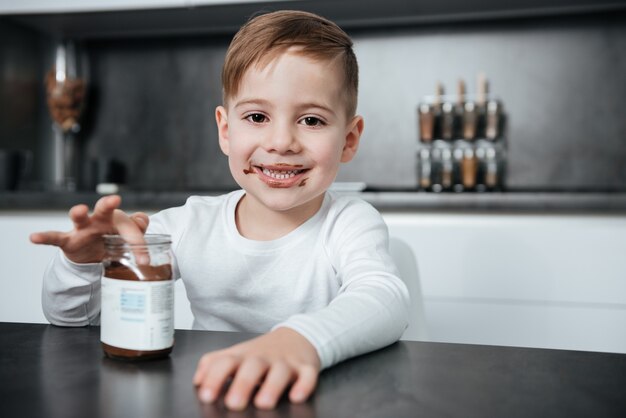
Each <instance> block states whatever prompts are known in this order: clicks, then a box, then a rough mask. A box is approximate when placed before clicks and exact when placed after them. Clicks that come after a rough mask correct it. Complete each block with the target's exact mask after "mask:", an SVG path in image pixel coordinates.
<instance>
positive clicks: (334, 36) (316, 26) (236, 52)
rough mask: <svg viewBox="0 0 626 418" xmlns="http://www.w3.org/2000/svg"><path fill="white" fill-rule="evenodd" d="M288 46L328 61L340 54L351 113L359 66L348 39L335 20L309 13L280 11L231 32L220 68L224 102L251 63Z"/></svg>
mask: <svg viewBox="0 0 626 418" xmlns="http://www.w3.org/2000/svg"><path fill="white" fill-rule="evenodd" d="M290 47H298V48H299V52H300V53H302V54H303V55H305V56H307V57H311V58H314V59H319V60H332V59H335V58H338V57H340V58H341V59H342V63H343V69H344V74H345V80H344V83H345V86H346V91H347V95H346V108H347V112H348V115H349V116H354V114H355V112H356V105H357V93H358V85H359V69H358V64H357V61H356V56H355V55H354V51H353V50H352V40H351V39H350V37H349V36H348V35H347V34H346V33H345V32H344V31H343V30H342V29H341V28H340V27H339V26H337V25H336V24H335V23H333V22H331V21H330V20H327V19H325V18H323V17H320V16H318V15H316V14H313V13H308V12H302V11H295V10H283V11H278V12H272V13H267V14H263V15H260V16H257V17H254V18H253V19H251V20H249V21H248V22H247V23H246V24H244V25H243V26H242V27H241V29H239V31H238V32H237V34H235V37H234V38H233V40H232V42H231V44H230V46H229V47H228V51H227V52H226V59H225V61H224V68H223V69H222V87H223V94H224V102H225V103H226V101H227V99H228V98H231V97H233V96H235V95H236V94H237V92H238V91H239V86H240V84H241V80H242V79H243V76H244V74H245V72H246V71H247V70H248V69H249V68H250V67H251V66H252V65H255V64H261V65H263V63H265V62H269V61H271V60H272V59H273V58H275V57H276V56H278V55H280V54H282V53H284V52H285V51H286V50H287V49H289V48H290Z"/></svg>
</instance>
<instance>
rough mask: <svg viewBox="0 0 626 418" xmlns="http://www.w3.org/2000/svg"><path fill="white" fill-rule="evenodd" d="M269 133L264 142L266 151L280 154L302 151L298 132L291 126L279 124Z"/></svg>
mask: <svg viewBox="0 0 626 418" xmlns="http://www.w3.org/2000/svg"><path fill="white" fill-rule="evenodd" d="M268 134H269V135H268V137H267V138H266V139H265V144H264V146H265V149H266V151H268V152H276V153H279V154H286V153H290V152H291V153H297V152H299V151H300V144H299V143H298V139H297V136H296V132H294V131H293V130H292V129H290V128H289V127H287V126H282V127H280V126H277V127H276V129H273V130H272V132H269V133H268Z"/></svg>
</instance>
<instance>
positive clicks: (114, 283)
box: [100, 277, 174, 351]
mask: <svg viewBox="0 0 626 418" xmlns="http://www.w3.org/2000/svg"><path fill="white" fill-rule="evenodd" d="M100 326H101V328H100V340H101V341H102V342H103V343H105V344H108V345H110V346H113V347H118V348H125V349H128V350H141V351H150V350H163V349H165V348H169V347H171V346H172V345H174V281H173V280H162V281H134V280H133V281H131V280H118V279H110V278H108V277H103V278H102V305H101V314H100Z"/></svg>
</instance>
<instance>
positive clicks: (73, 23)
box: [0, 0, 626, 192]
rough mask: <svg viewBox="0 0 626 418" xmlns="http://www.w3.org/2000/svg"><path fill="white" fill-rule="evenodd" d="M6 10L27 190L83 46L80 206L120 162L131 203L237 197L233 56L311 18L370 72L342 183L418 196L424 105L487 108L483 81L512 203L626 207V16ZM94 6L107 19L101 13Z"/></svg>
mask: <svg viewBox="0 0 626 418" xmlns="http://www.w3.org/2000/svg"><path fill="white" fill-rule="evenodd" d="M4 3H11V4H10V5H5V6H4V8H5V9H6V11H5V15H4V16H2V17H0V42H1V44H0V47H1V49H0V51H1V52H0V74H1V76H2V79H1V84H0V87H1V90H0V103H1V104H2V109H3V110H2V112H0V149H5V150H16V149H22V150H24V149H25V150H29V151H31V152H32V169H31V171H30V173H29V174H28V177H27V178H25V179H22V180H23V181H21V182H20V185H19V187H20V188H21V189H22V190H50V189H51V188H52V183H53V177H54V167H53V165H54V161H55V160H54V150H53V144H54V141H53V139H52V138H53V135H54V133H53V130H52V129H51V126H52V120H51V119H50V115H49V112H48V109H47V107H46V90H45V86H44V79H45V74H46V72H47V71H49V70H50V69H51V68H52V67H53V66H54V56H55V52H56V45H57V44H58V42H59V41H61V40H72V41H74V42H75V44H76V45H78V46H79V47H80V52H81V54H83V55H85V56H86V58H87V60H88V63H89V65H88V73H87V74H86V79H87V80H88V85H87V96H86V98H85V104H84V111H83V114H82V117H81V130H80V132H79V133H78V134H77V135H76V137H77V139H76V143H77V148H78V152H79V156H80V158H79V161H80V167H79V172H78V177H79V178H78V181H77V183H78V184H77V187H78V189H79V190H94V187H95V183H97V182H98V181H99V180H102V179H98V178H94V177H97V176H98V174H97V172H98V167H99V169H100V175H102V171H103V167H102V166H108V165H110V164H111V161H114V162H115V163H121V165H122V166H123V168H122V170H123V171H124V173H123V176H122V177H123V180H124V182H126V183H127V189H128V190H138V191H212V190H227V189H232V188H234V187H236V185H235V183H234V182H233V180H232V178H231V176H230V174H229V171H228V166H227V162H226V158H225V157H224V156H223V155H222V154H221V152H220V150H219V148H218V144H217V137H216V128H215V121H214V109H215V107H216V106H217V105H218V104H220V103H221V91H220V70H221V66H222V62H223V57H224V53H225V50H226V48H227V46H228V43H229V41H230V38H231V37H232V35H233V34H234V32H235V30H236V28H237V27H238V26H239V25H240V24H242V23H243V22H244V21H245V20H246V19H247V18H248V17H249V16H251V15H252V14H253V13H255V12H256V11H259V10H274V9H277V8H298V9H305V10H311V11H315V12H319V13H322V14H323V15H325V16H328V17H329V18H331V19H334V20H336V21H337V22H338V23H339V24H340V25H342V26H343V27H344V28H345V29H346V30H347V31H348V32H349V33H350V35H351V36H352V37H353V38H354V42H355V49H356V53H357V56H358V59H359V63H360V92H359V107H358V112H359V113H360V114H362V115H363V116H364V117H365V121H366V129H365V133H364V137H363V141H362V145H361V148H360V150H359V153H358V156H357V158H356V160H355V161H354V162H353V163H351V164H349V165H346V166H345V167H343V169H342V171H341V174H340V176H339V178H338V180H339V181H349V182H365V183H366V184H367V185H368V186H371V187H373V188H376V189H382V190H397V189H402V190H407V189H408V190H410V189H412V188H416V187H417V184H418V178H417V176H418V174H417V173H418V170H417V169H416V166H417V153H416V151H415V150H416V144H417V142H418V140H419V134H418V118H417V106H418V104H419V103H420V101H421V100H422V98H423V97H425V96H427V95H432V94H433V93H434V91H435V85H436V83H441V84H442V85H443V86H444V87H445V93H454V92H455V90H456V84H457V82H458V80H459V79H463V80H465V83H466V91H467V92H468V93H469V94H471V93H475V92H476V89H477V85H476V77H477V75H478V74H479V73H484V74H485V75H486V77H487V79H488V81H489V88H490V92H491V93H492V94H494V95H495V96H497V97H498V98H500V100H501V101H502V103H503V105H504V109H505V111H506V114H507V117H508V119H507V131H506V140H507V148H508V149H507V166H506V190H507V191H510V192H516V191H525V192H527V191H554V192H560V191H584V192H590V191H602V192H606V191H626V164H624V163H623V162H624V161H625V160H626V146H625V145H624V142H625V141H626V117H624V114H625V109H626V2H624V1H605V2H597V1H582V0H570V1H567V0H561V1H556V0H551V1H530V0H517V1H508V2H496V1H492V2H461V1H452V0H448V1H440V2H420V1H417V2H405V1H396V0H392V1H385V2H381V1H352V0H344V1H283V2H264V3H248V2H234V1H231V2H219V1H218V2H206V3H216V4H208V5H204V6H202V5H199V6H197V7H182V6H184V5H183V3H185V4H188V3H189V2H183V1H182V0H181V1H179V3H181V4H180V6H181V7H172V8H163V7H162V8H159V9H152V8H144V6H146V5H145V4H144V3H146V2H142V1H138V2H137V6H136V8H133V7H132V4H133V2H124V3H125V4H124V10H109V8H110V7H114V6H115V4H116V3H119V2H114V1H104V0H102V1H100V2H89V4H90V6H89V8H88V9H87V10H88V11H81V12H72V13H70V12H62V11H63V10H64V9H63V8H61V7H60V6H58V7H57V8H58V9H60V10H61V11H55V9H54V7H52V6H49V4H55V2H40V3H42V6H41V7H40V9H41V11H40V10H39V9H38V8H37V7H36V4H37V3H38V2H36V1H33V2H30V3H32V4H34V5H33V6H32V7H27V6H28V4H30V3H28V2H27V3H23V2H22V3H15V2H3V4H4ZM64 3H65V4H71V3H67V2H64ZM77 3H78V4H79V2H77ZM96 3H102V6H101V9H104V10H105V11H91V10H93V9H97V6H98V5H97V4H96ZM152 3H154V4H157V6H158V5H160V6H164V5H167V6H170V5H172V6H176V2H175V1H168V2H165V1H162V2H158V1H157V2H152ZM435 3H436V4H435ZM20 4H23V6H21V7H20ZM107 4H108V7H107ZM111 4H112V5H113V6H111ZM46 5H48V7H47V8H46ZM66 9H67V7H66ZM70 10H74V9H71V8H70ZM76 10H82V9H80V7H78V8H77V9H76ZM1 11H2V8H0V12H1ZM20 11H22V12H21V13H20ZM25 12H28V13H25ZM118 166H119V164H118Z"/></svg>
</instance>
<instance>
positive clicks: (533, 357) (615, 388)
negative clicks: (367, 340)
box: [0, 323, 626, 418]
mask: <svg viewBox="0 0 626 418" xmlns="http://www.w3.org/2000/svg"><path fill="white" fill-rule="evenodd" d="M0 335H1V336H2V344H0V399H2V402H1V403H0V415H1V416H2V417H4V418H12V417H47V418H56V417H62V418H67V417H93V418H97V417H122V416H127V417H152V418H159V417H174V416H175V417H180V418H184V417H199V416H200V417H222V416H228V417H235V416H236V417H240V416H241V417H258V416H262V417H267V418H270V417H304V418H313V417H360V418H367V417H377V418H379V417H394V418H401V417H424V418H428V417H442V416H449V417H470V418H471V417H481V418H482V417H531V416H542V417H568V418H574V417H585V418H586V417H623V416H626V397H624V387H625V386H626V355H625V354H612V353H592V352H582V351H566V350H545V349H534V348H515V347H495V346H482V345H467V344H444V343H433V342H409V341H401V342H399V343H396V344H393V345H391V346H389V347H387V348H384V349H382V350H379V351H376V352H374V353H370V354H367V355H364V356H360V357H357V358H354V359H351V360H347V361H345V362H343V363H341V364H339V365H337V366H335V367H332V368H330V369H327V370H325V371H324V372H322V374H321V375H320V379H319V384H318V387H317V390H316V392H315V394H314V396H313V397H312V398H311V399H310V400H309V401H307V402H306V403H304V404H301V405H291V404H289V403H288V402H286V401H285V400H284V399H283V400H282V401H281V402H280V403H279V405H278V407H277V409H276V410H275V411H258V410H255V409H254V408H253V407H248V409H247V410H246V411H244V412H241V413H232V412H228V411H226V410H225V409H224V406H223V402H222V400H221V399H220V400H218V403H217V404H216V405H202V404H200V403H199V402H198V401H197V398H196V394H195V390H194V387H193V385H192V384H191V379H192V376H193V373H194V371H195V367H196V365H197V362H198V360H199V358H200V356H201V355H202V354H203V353H205V352H207V351H211V350H215V349H219V348H224V347H226V346H229V345H232V344H234V343H236V342H239V341H242V340H244V339H247V338H250V337H252V336H253V335H254V334H241V333H232V332H210V331H182V330H177V331H176V345H175V347H174V351H173V353H172V354H171V356H170V357H169V358H168V359H165V360H158V361H149V362H137V363H133V362H121V361H115V360H110V359H108V358H105V357H104V356H103V353H102V349H101V347H100V341H99V340H100V338H99V337H100V329H99V328H97V327H85V328H60V327H55V326H52V325H44V324H10V323H0Z"/></svg>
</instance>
